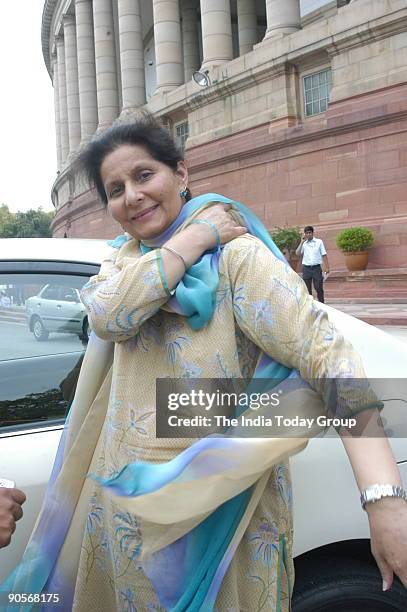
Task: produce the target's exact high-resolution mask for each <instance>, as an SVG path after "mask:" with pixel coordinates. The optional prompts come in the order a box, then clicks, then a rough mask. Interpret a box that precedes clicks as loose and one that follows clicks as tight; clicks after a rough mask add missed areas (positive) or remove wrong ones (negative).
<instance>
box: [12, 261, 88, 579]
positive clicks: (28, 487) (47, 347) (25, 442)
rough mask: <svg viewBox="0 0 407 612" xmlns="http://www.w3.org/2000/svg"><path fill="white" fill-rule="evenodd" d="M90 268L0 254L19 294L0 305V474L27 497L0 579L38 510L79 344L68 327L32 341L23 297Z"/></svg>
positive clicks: (77, 278) (76, 283) (78, 277)
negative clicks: (0, 308)
mask: <svg viewBox="0 0 407 612" xmlns="http://www.w3.org/2000/svg"><path fill="white" fill-rule="evenodd" d="M97 271H98V266H97V265H92V264H75V263H64V262H39V261H36V262H28V261H27V262H11V261H7V262H5V261H3V262H1V261H0V284H7V285H8V286H9V287H11V288H12V290H13V291H12V294H13V295H19V296H20V298H21V299H19V300H17V299H16V300H13V303H12V304H11V305H10V307H9V308H8V309H7V312H5V311H4V314H3V311H0V478H6V479H8V480H11V481H14V482H15V484H16V486H17V487H18V488H20V489H22V490H23V491H24V492H25V494H26V496H27V501H26V503H25V504H24V508H23V509H24V517H23V518H22V519H21V521H19V522H18V524H17V529H16V532H15V534H14V536H13V538H12V542H11V544H10V546H8V547H7V548H4V549H2V550H0V582H1V581H2V580H3V579H4V578H5V577H6V575H8V573H9V572H10V571H11V570H12V569H13V568H14V567H15V565H16V564H17V563H18V561H19V559H20V557H21V554H22V552H23V550H24V548H25V545H26V543H27V540H28V537H29V535H30V533H31V531H32V528H33V525H34V522H35V520H36V517H37V515H38V512H39V509H40V506H41V502H42V498H43V495H44V490H45V486H46V483H47V481H48V479H49V475H50V473H51V468H52V465H53V460H54V456H55V453H56V450H57V446H58V442H59V438H60V435H61V431H62V429H63V424H64V420H65V417H66V414H67V412H68V410H69V406H70V403H71V401H72V398H73V395H74V392H75V387H76V381H77V378H78V375H79V370H80V365H81V362H82V359H83V354H84V348H85V345H84V344H83V343H82V341H81V340H80V339H79V337H78V336H77V335H72V334H54V335H53V336H51V337H50V339H49V341H48V342H42V343H38V342H37V341H36V340H35V338H34V336H33V335H32V333H31V332H30V330H29V328H28V326H27V324H26V311H25V301H26V300H27V299H28V298H29V297H31V296H38V293H39V291H40V289H41V287H44V286H45V285H48V286H53V287H55V286H61V285H62V286H64V287H65V289H66V287H67V286H68V285H69V286H71V287H76V288H78V289H80V287H81V286H83V285H84V284H85V283H86V282H87V280H88V279H89V277H90V276H91V275H93V274H96V273H97Z"/></svg>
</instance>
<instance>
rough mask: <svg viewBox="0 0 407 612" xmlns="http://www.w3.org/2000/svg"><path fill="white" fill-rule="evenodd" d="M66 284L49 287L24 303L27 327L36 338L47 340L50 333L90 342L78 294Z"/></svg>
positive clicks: (45, 287)
mask: <svg viewBox="0 0 407 612" xmlns="http://www.w3.org/2000/svg"><path fill="white" fill-rule="evenodd" d="M70 284H71V281H70V279H69V276H68V277H67V284H61V281H59V282H58V283H47V284H46V285H45V286H44V287H43V288H42V289H41V291H40V292H39V293H38V294H37V295H34V296H32V297H29V298H27V299H26V301H25V307H26V311H27V323H28V327H29V330H30V331H31V332H32V333H33V335H34V338H35V339H36V340H38V341H39V342H41V341H43V340H48V337H49V334H50V332H57V333H67V332H68V333H74V334H78V336H79V337H80V338H84V340H88V338H89V331H90V330H89V323H88V317H87V314H86V308H85V307H84V305H83V304H82V302H81V299H80V296H79V290H78V289H77V288H76V287H72V286H70Z"/></svg>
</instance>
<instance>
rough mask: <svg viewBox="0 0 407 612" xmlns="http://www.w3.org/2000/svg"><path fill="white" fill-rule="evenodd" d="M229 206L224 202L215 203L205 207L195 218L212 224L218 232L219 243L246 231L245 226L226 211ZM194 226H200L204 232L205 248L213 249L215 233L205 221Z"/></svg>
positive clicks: (224, 242) (223, 242) (215, 242)
mask: <svg viewBox="0 0 407 612" xmlns="http://www.w3.org/2000/svg"><path fill="white" fill-rule="evenodd" d="M230 209H231V206H228V205H224V204H215V205H214V206H211V207H210V208H206V209H205V210H204V211H202V212H201V213H199V215H198V216H197V217H196V219H197V220H198V219H200V220H202V221H208V222H209V223H211V224H212V225H214V226H215V227H216V229H217V231H218V233H219V237H220V242H221V244H226V243H227V242H230V241H231V240H233V239H234V238H238V237H239V236H242V235H243V234H246V233H247V227H244V226H242V225H239V224H238V223H237V222H236V221H235V220H234V219H233V218H232V217H231V216H230V215H229V213H228V211H229V210H230ZM194 227H195V228H200V229H201V231H202V232H204V233H205V239H206V240H207V249H213V248H214V247H215V246H216V244H217V240H216V233H215V232H214V231H213V229H212V228H211V227H210V225H208V224H206V223H199V224H198V223H196V224H194Z"/></svg>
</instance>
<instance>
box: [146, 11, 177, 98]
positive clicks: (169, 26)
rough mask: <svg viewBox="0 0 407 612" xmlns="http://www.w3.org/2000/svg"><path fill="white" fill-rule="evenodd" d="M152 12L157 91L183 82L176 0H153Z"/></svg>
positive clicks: (165, 89)
mask: <svg viewBox="0 0 407 612" xmlns="http://www.w3.org/2000/svg"><path fill="white" fill-rule="evenodd" d="M153 13H154V40H155V57H156V63H157V65H156V70H157V89H156V91H155V93H158V92H164V91H169V90H171V89H174V88H175V87H178V86H179V85H182V83H183V82H184V67H183V63H182V45H181V23H180V15H179V5H178V0H153Z"/></svg>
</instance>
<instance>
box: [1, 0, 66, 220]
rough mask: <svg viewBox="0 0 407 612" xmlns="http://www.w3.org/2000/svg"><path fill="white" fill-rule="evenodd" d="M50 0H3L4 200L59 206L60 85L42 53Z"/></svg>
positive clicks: (20, 206)
mask: <svg viewBox="0 0 407 612" xmlns="http://www.w3.org/2000/svg"><path fill="white" fill-rule="evenodd" d="M43 6H44V0H11V1H7V0H0V23H1V24H2V28H1V30H2V31H1V36H0V83H1V95H0V118H1V127H0V135H1V147H0V205H1V204H7V206H8V207H9V209H10V210H11V211H12V212H17V210H21V211H24V210H28V209H29V208H38V207H39V206H42V208H43V209H44V210H53V209H54V207H53V205H52V202H51V187H52V184H53V182H54V180H55V178H56V169H57V168H56V165H57V162H56V146H55V115H54V90H53V88H52V84H51V79H50V77H49V75H48V72H47V69H46V67H45V63H44V60H43V57H42V49H41V17H42V9H43Z"/></svg>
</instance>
